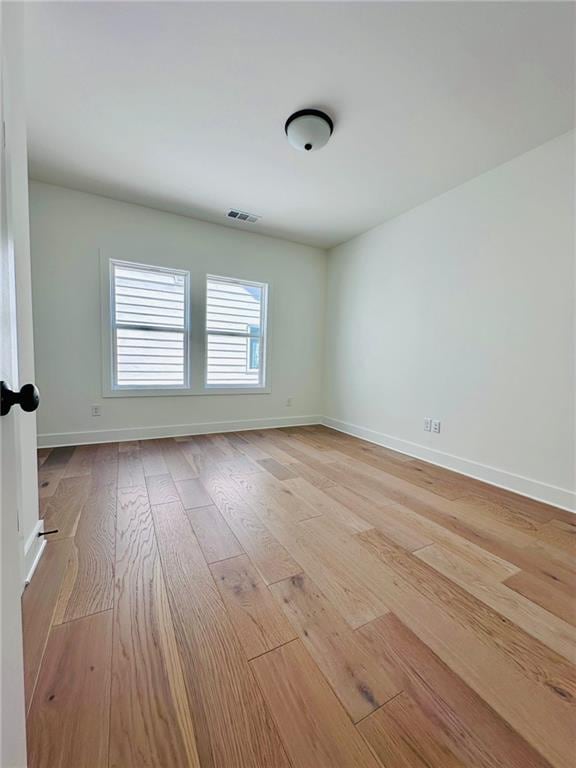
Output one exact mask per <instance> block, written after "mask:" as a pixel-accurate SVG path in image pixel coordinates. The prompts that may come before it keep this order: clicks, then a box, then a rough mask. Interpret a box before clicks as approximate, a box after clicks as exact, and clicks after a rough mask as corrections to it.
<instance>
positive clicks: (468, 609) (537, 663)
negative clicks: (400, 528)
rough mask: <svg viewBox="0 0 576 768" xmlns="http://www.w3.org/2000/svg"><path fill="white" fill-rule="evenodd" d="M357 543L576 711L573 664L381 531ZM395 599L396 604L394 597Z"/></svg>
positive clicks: (392, 597)
mask: <svg viewBox="0 0 576 768" xmlns="http://www.w3.org/2000/svg"><path fill="white" fill-rule="evenodd" d="M358 539H359V540H361V541H363V542H364V543H365V544H366V545H367V547H368V548H369V549H370V551H371V552H373V553H375V554H377V555H378V556H379V557H380V558H381V560H382V563H383V565H384V568H385V570H387V571H388V570H389V572H390V574H395V575H396V577H397V578H398V577H399V578H400V579H402V580H403V581H402V582H398V583H399V584H400V585H401V586H402V585H403V584H404V585H409V586H410V587H411V588H412V589H414V590H416V592H417V593H418V594H419V595H420V596H421V597H423V598H424V599H425V601H426V604H427V606H429V607H431V608H434V607H436V608H438V610H439V611H441V612H443V613H445V614H446V616H449V617H450V618H451V619H453V620H454V621H456V622H457V623H458V624H460V625H461V626H462V627H463V628H464V629H471V630H472V631H473V632H474V634H475V635H476V636H477V638H478V639H479V640H480V641H482V642H484V643H487V644H488V645H489V646H490V647H492V648H494V649H498V651H499V652H500V653H502V654H503V655H504V657H505V658H506V660H507V662H508V664H509V665H510V667H511V669H515V670H517V671H519V672H520V673H521V674H522V675H524V676H525V677H526V678H528V679H530V680H531V681H533V682H534V683H536V684H538V685H540V686H543V687H544V688H546V691H547V693H552V694H553V695H554V696H555V697H556V698H557V699H558V703H561V704H563V705H567V706H573V707H575V708H576V668H575V667H574V665H573V664H571V663H569V662H568V661H567V660H566V659H565V658H563V657H562V656H560V655H559V654H558V653H556V652H555V651H553V650H551V649H550V648H548V647H547V646H546V645H544V643H542V642H541V641H540V640H538V639H536V638H534V637H532V636H530V635H529V634H528V633H527V632H526V631H525V630H523V629H522V628H521V627H519V626H517V625H516V624H515V623H514V622H512V621H510V619H508V618H506V617H504V616H502V615H501V614H500V613H498V612H497V611H495V610H494V609H493V608H491V607H490V606H489V605H487V604H486V603H484V602H482V601H481V600H479V599H478V598H477V597H475V596H474V595H472V594H470V592H469V591H467V590H466V589H464V588H463V587H461V586H460V585H459V584H456V583H455V582H453V581H452V580H451V579H449V578H447V577H446V576H444V575H443V574H441V573H440V572H438V571H436V570H435V569H434V568H432V567H431V566H429V565H428V564H427V563H424V562H423V561H422V560H421V559H420V558H418V557H417V556H412V555H410V554H408V553H406V552H404V551H402V550H400V549H399V548H397V547H394V545H393V544H392V543H391V542H389V541H387V540H386V539H385V537H384V536H382V534H380V533H379V532H378V531H369V532H368V533H366V534H359V535H358ZM424 551H425V550H422V552H424ZM417 554H418V553H416V555H417ZM388 586H389V583H388V581H383V582H382V587H383V588H384V589H386V588H387V587H388ZM391 599H392V601H394V596H392V595H391ZM418 599H420V598H418ZM392 610H393V609H392ZM398 615H400V614H398Z"/></svg>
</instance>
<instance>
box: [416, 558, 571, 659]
mask: <svg viewBox="0 0 576 768" xmlns="http://www.w3.org/2000/svg"><path fill="white" fill-rule="evenodd" d="M416 557H418V558H419V559H420V560H422V561H423V562H425V563H427V564H428V565H430V566H432V568H434V569H435V570H437V571H438V572H439V573H442V574H444V576H446V577H447V578H449V579H451V580H452V581H454V582H455V583H456V584H459V585H460V586H461V587H463V588H464V589H465V590H466V591H467V592H470V594H471V595H474V597H477V598H478V599H479V600H481V601H482V602H483V603H485V604H486V605H489V606H490V608H493V609H494V610H495V611H497V612H498V613H500V614H501V615H502V616H506V618H508V619H510V621H513V622H514V623H515V624H517V625H518V626H519V627H522V629H523V630H524V631H525V632H528V634H530V635H532V636H533V637H536V638H537V639H538V640H540V641H541V642H543V643H544V644H545V645H547V646H548V648H552V649H553V650H554V651H556V653H559V654H560V655H561V656H564V658H566V659H569V660H570V661H576V629H575V628H574V627H572V626H570V625H569V624H567V623H566V622H565V621H562V619H559V618H558V617H557V616H554V614H552V613H550V612H549V611H547V610H545V609H544V608H541V607H540V606H539V605H536V604H535V603H533V602H532V601H531V600H529V599H528V598H525V597H523V596H522V595H520V594H518V593H516V592H514V591H513V590H512V589H510V588H509V587H507V586H506V585H505V584H501V583H500V582H498V581H494V582H490V581H484V580H482V578H481V576H480V575H479V573H478V571H477V570H476V569H475V568H473V567H470V566H469V565H468V563H467V561H465V560H463V559H462V558H461V557H460V556H459V555H456V554H455V553H454V552H450V551H448V550H446V549H444V548H443V547H442V546H441V545H436V544H433V545H432V546H430V547H425V548H424V549H421V550H419V551H418V552H417V553H416Z"/></svg>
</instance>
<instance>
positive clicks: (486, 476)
mask: <svg viewBox="0 0 576 768" xmlns="http://www.w3.org/2000/svg"><path fill="white" fill-rule="evenodd" d="M322 424H324V425H325V426H326V427H331V428H332V429H336V430H338V431H339V432H345V433H346V434H348V435H353V436H354V437H360V438H362V439H363V440H367V441H368V442H370V443H376V445H382V446H384V447H385V448H390V449H391V450H393V451H398V452H399V453H405V454H407V455H408V456H413V457H414V458H417V459H422V460H423V461H427V462H429V463H430V464H435V465H436V466H439V467H444V468H445V469H451V470H453V471H454V472H458V473H459V474H461V475H466V476H467V477H473V478H474V479H476V480H482V481H483V482H485V483H489V484H490V485H495V486H497V487H498V488H504V489H505V490H507V491H513V492H514V493H518V494H520V495H521V496H527V497H528V498H531V499H536V500H537V501H543V502H545V503H546V504H552V505H553V506H555V507H560V508H561V509H565V510H567V511H568V512H576V493H575V492H574V491H570V490H568V489H567V488H559V487H558V486H556V485H549V484H548V483H543V482H541V481H539V480H532V479H531V478H529V477H523V476H522V475H516V474H514V473H512V472H507V471H506V470H504V469H497V468H496V467H491V466H488V465H487V464H480V463H479V462H477V461H470V460H469V459H463V458H461V457H460V456H454V455H452V454H451V453H445V452H444V451H438V450H436V449H434V448H429V447H428V446H425V445H420V444H419V443H412V442H410V441H408V440H402V439H400V438H398V437H392V436H391V435H386V434H384V433H382V432H375V431H374V430H372V429H367V428H366V427H358V426H356V425H355V424H349V423H347V422H345V421H339V420H337V419H332V418H329V417H327V416H325V417H323V418H322Z"/></svg>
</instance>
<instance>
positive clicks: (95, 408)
mask: <svg viewBox="0 0 576 768" xmlns="http://www.w3.org/2000/svg"><path fill="white" fill-rule="evenodd" d="M90 410H91V413H92V416H101V415H102V410H101V408H100V406H99V405H93V406H92V408H91V409H90Z"/></svg>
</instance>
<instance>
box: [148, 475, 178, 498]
mask: <svg viewBox="0 0 576 768" xmlns="http://www.w3.org/2000/svg"><path fill="white" fill-rule="evenodd" d="M146 488H147V489H148V496H149V497H150V503H151V504H170V502H172V501H179V498H180V497H179V496H178V491H177V490H176V486H175V485H174V480H172V478H171V476H170V475H150V476H148V477H146Z"/></svg>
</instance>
